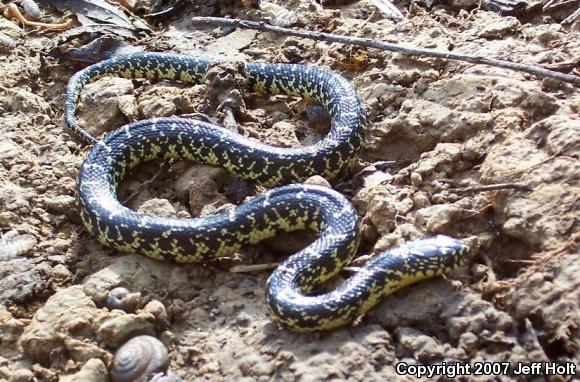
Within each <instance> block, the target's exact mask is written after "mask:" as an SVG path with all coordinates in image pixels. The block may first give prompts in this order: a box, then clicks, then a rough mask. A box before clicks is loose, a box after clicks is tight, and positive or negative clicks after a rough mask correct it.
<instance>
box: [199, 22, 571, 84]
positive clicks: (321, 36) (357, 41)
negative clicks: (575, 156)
mask: <svg viewBox="0 0 580 382" xmlns="http://www.w3.org/2000/svg"><path fill="white" fill-rule="evenodd" d="M192 23H193V24H194V25H218V26H227V27H232V28H244V29H256V30H260V31H264V32H273V33H278V34H283V35H289V36H296V37H302V38H308V39H312V40H321V41H328V42H338V43H342V44H350V45H356V46H364V47H366V48H376V49H382V50H388V51H393V52H398V53H402V54H407V55H413V56H426V57H435V58H443V59H447V60H457V61H466V62H471V63H474V64H481V65H489V66H495V67H499V68H505V69H511V70H516V71H520V72H525V73H529V74H533V75H535V76H538V77H540V78H545V77H549V78H554V79H557V80H560V81H563V82H568V83H571V84H575V85H577V86H580V77H578V76H575V75H570V74H564V73H558V72H554V71H552V70H547V69H544V68H541V67H539V66H535V65H526V64H519V63H515V62H510V61H504V60H497V59H494V58H487V57H482V56H475V55H472V54H463V53H455V52H444V51H440V50H436V49H422V48H413V47H408V46H403V45H399V44H391V43H386V42H381V41H376V40H373V39H370V38H361V37H351V36H345V35H335V34H330V33H323V32H313V31H305V30H294V29H288V28H282V27H276V26H272V25H268V24H266V23H264V22H254V21H246V20H241V19H225V18H221V17H194V18H192Z"/></svg>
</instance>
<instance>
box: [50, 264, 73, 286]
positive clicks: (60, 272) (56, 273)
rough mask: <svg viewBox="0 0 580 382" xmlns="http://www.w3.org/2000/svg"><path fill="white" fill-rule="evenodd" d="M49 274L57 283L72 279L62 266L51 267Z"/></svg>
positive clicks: (70, 274)
mask: <svg viewBox="0 0 580 382" xmlns="http://www.w3.org/2000/svg"><path fill="white" fill-rule="evenodd" d="M51 274H52V277H53V278H54V279H55V281H58V282H60V283H62V282H64V281H67V280H70V279H71V278H72V273H71V272H70V271H69V270H68V268H67V267H66V266H64V265H63V264H57V265H55V266H54V267H52V270H51Z"/></svg>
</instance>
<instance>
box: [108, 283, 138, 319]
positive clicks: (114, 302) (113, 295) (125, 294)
mask: <svg viewBox="0 0 580 382" xmlns="http://www.w3.org/2000/svg"><path fill="white" fill-rule="evenodd" d="M106 305H107V308H109V309H111V310H112V309H120V310H124V311H125V312H127V313H132V312H134V311H136V310H137V309H138V308H139V307H140V306H141V293H138V292H135V293H131V292H130V291H129V290H128V289H127V288H123V287H117V288H114V289H111V291H110V292H109V295H108V296H107V302H106Z"/></svg>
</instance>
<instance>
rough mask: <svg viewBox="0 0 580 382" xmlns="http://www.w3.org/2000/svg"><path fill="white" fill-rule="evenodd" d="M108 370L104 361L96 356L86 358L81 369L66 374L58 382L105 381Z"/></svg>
mask: <svg viewBox="0 0 580 382" xmlns="http://www.w3.org/2000/svg"><path fill="white" fill-rule="evenodd" d="M107 381H108V372H107V367H106V366H105V364H104V362H103V361H101V360H100V359H98V358H92V359H90V360H88V361H87V362H86V363H85V364H84V365H83V367H82V368H81V370H80V371H79V372H78V373H76V374H73V375H67V376H64V377H62V378H61V379H60V382H107Z"/></svg>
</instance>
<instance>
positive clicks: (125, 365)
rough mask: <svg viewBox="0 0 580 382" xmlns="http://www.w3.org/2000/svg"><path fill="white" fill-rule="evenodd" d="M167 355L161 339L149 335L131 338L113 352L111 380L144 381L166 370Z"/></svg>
mask: <svg viewBox="0 0 580 382" xmlns="http://www.w3.org/2000/svg"><path fill="white" fill-rule="evenodd" d="M168 366H169V355H168V353H167V348H166V347H165V345H163V343H162V342H161V341H159V340H158V339H157V338H155V337H151V336H137V337H134V338H131V339H130V340H129V341H127V342H126V343H125V344H124V345H123V346H121V347H120V348H119V349H118V350H117V352H116V353H115V357H114V358H113V364H112V365H111V380H112V381H113V382H146V381H148V380H149V378H150V377H152V376H153V375H154V374H156V373H160V372H165V371H167V367H168Z"/></svg>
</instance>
